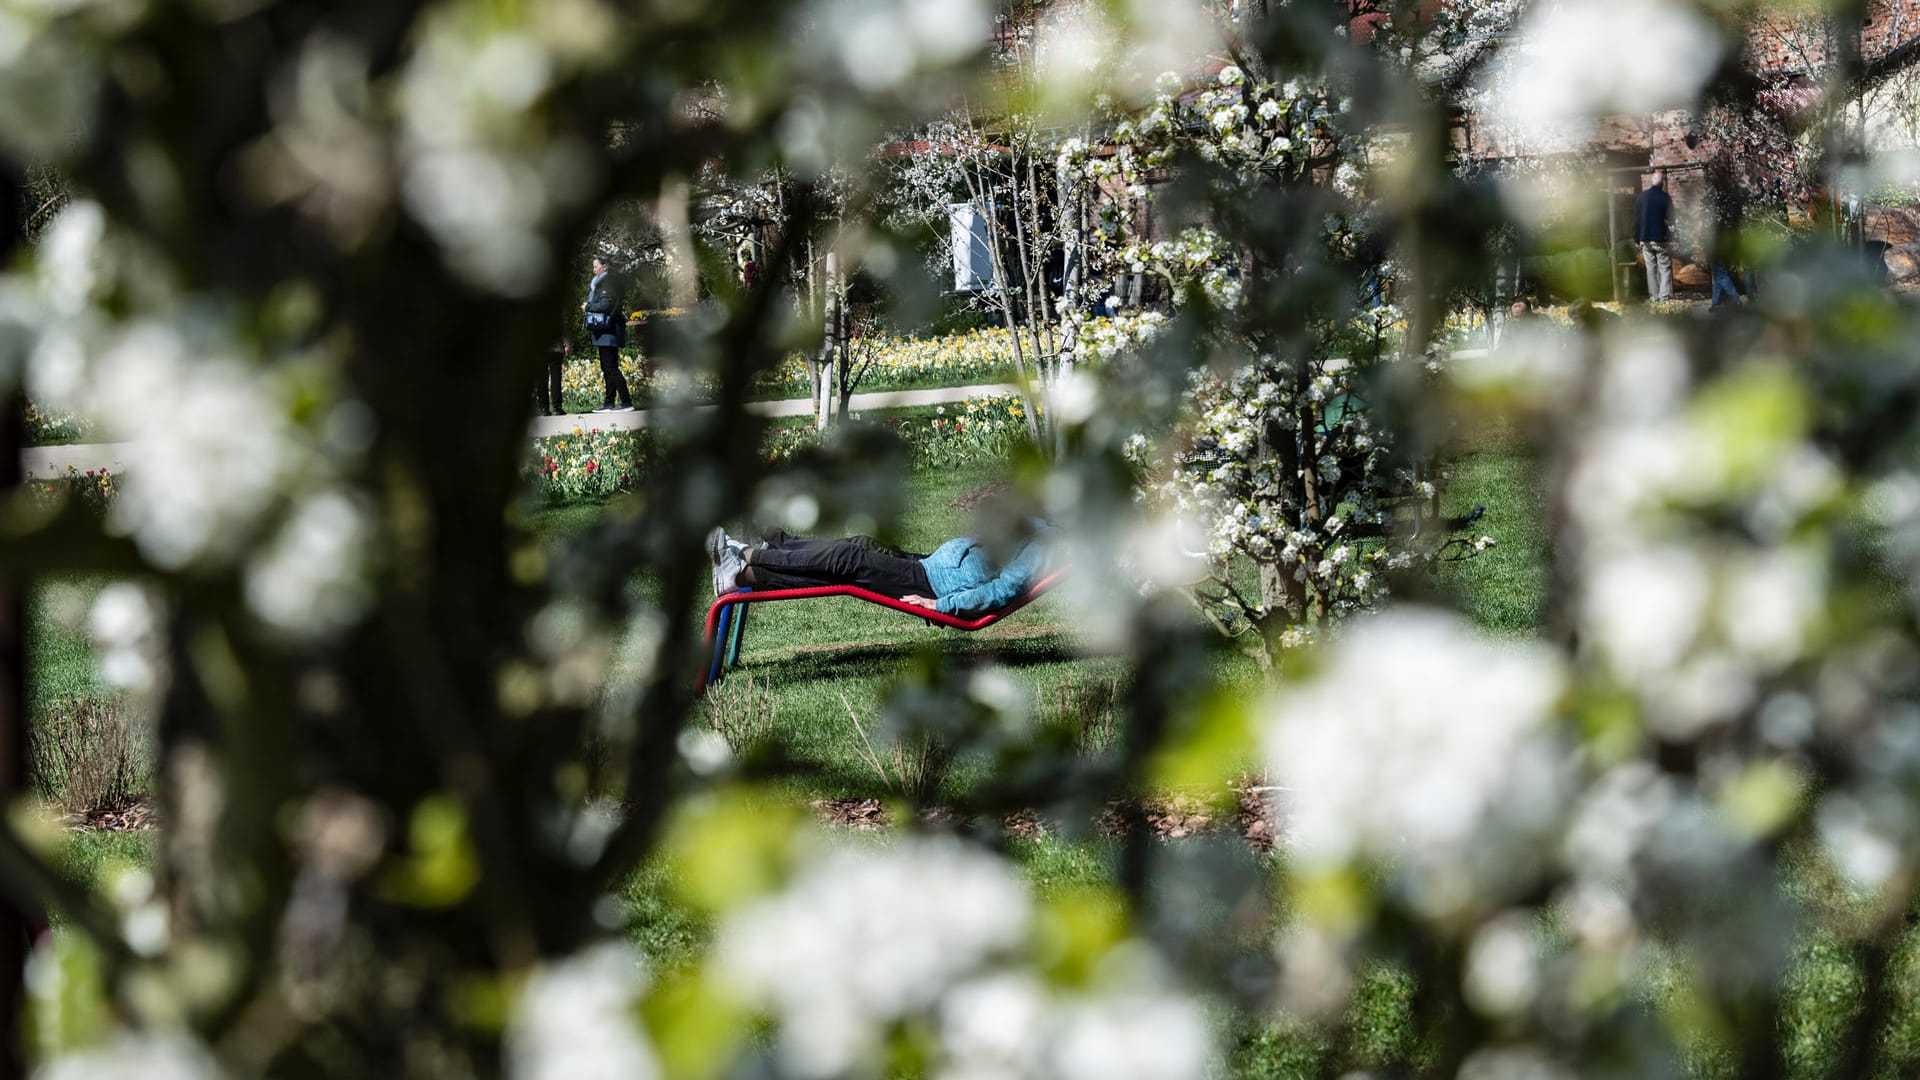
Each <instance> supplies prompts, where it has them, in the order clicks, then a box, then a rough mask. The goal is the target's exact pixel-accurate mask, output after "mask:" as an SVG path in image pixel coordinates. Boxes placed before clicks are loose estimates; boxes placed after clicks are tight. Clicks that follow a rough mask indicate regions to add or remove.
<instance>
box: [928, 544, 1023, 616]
mask: <svg viewBox="0 0 1920 1080" xmlns="http://www.w3.org/2000/svg"><path fill="white" fill-rule="evenodd" d="M1053 535H1054V530H1053V529H1052V528H1049V527H1045V526H1043V527H1042V528H1041V529H1040V531H1039V532H1037V533H1036V534H1035V535H1034V537H1033V539H1031V540H1028V541H1027V544H1026V546H1025V547H1023V548H1021V549H1020V551H1019V553H1018V554H1016V555H1014V557H1013V559H1012V560H1011V561H1009V562H1008V563H1007V565H1005V566H1001V567H996V566H994V565H993V561H992V560H991V559H990V558H989V557H988V556H987V549H986V548H985V547H984V546H983V545H982V544H981V543H980V542H979V541H977V540H972V539H969V538H967V537H964V536H963V537H961V538H960V539H958V540H949V541H947V542H946V543H944V544H941V545H940V546H939V547H938V548H935V549H934V552H933V554H931V555H929V556H927V557H926V558H924V559H922V560H920V565H921V566H922V567H924V568H925V569H926V571H927V583H928V584H929V585H932V586H933V596H934V600H935V601H936V603H935V605H934V606H935V607H936V608H937V609H938V610H939V611H941V612H942V613H944V614H947V615H962V616H973V615H984V614H986V613H987V612H989V611H997V610H999V609H1000V608H1003V607H1006V606H1007V605H1008V604H1010V603H1012V602H1013V600H1014V598H1015V597H1017V596H1019V595H1020V594H1021V593H1024V592H1026V591H1027V590H1028V589H1030V588H1032V587H1033V583H1034V582H1036V581H1039V580H1040V578H1041V577H1043V576H1045V574H1046V571H1047V566H1048V564H1049V563H1050V562H1051V558H1050V556H1051V552H1050V550H1049V548H1050V547H1051V541H1052V539H1053Z"/></svg>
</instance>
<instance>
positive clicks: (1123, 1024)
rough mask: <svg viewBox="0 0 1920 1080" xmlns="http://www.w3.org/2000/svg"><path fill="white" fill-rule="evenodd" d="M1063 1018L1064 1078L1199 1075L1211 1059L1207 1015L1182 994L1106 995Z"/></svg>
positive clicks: (1059, 1050) (1060, 1055)
mask: <svg viewBox="0 0 1920 1080" xmlns="http://www.w3.org/2000/svg"><path fill="white" fill-rule="evenodd" d="M1061 1024H1062V1028H1061V1031H1060V1034H1059V1044H1058V1045H1057V1046H1056V1047H1055V1048H1054V1052H1053V1061H1054V1068H1055V1070H1056V1072H1057V1074H1058V1075H1059V1076H1060V1077H1061V1078H1062V1080H1185V1078H1188V1077H1192V1078H1194V1080H1198V1078H1199V1077H1202V1076H1206V1075H1207V1072H1208V1067H1209V1065H1210V1064H1211V1061H1212V1052H1213V1039H1212V1034H1211V1032H1210V1031H1209V1029H1208V1027H1207V1019H1206V1016H1205V1014H1203V1013H1202V1012H1201V1011H1200V1006H1199V1004H1198V1003H1197V1002H1195V1001H1193V1000H1192V999H1191V998H1188V997H1185V996H1183V995H1178V994H1171V993H1157V992H1135V993H1120V994H1113V995H1103V996H1101V997H1096V998H1091V999H1088V1000H1086V1001H1083V1002H1080V1003H1078V1004H1076V1005H1073V1006H1071V1007H1069V1008H1068V1009H1066V1010H1065V1015H1064V1016H1063V1017H1062V1019H1061Z"/></svg>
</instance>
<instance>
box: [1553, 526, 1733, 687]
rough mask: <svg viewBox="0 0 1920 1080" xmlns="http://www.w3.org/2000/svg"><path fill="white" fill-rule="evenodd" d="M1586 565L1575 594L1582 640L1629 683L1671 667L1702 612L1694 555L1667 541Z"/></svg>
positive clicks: (1700, 565)
mask: <svg viewBox="0 0 1920 1080" xmlns="http://www.w3.org/2000/svg"><path fill="white" fill-rule="evenodd" d="M1587 561H1588V564H1589V565H1588V569H1587V573H1586V574H1585V576H1584V578H1583V580H1582V583H1581V591H1580V625H1581V630H1582V640H1583V642H1585V643H1586V645H1587V646H1588V647H1589V648H1592V649H1594V650H1595V651H1597V652H1598V653H1599V655H1600V656H1601V658H1602V659H1603V660H1605V661H1606V662H1607V663H1608V664H1609V665H1610V666H1611V667H1612V668H1613V670H1614V671H1615V672H1617V673H1618V674H1619V675H1620V677H1621V678H1623V679H1626V680H1627V681H1628V682H1629V683H1631V684H1636V685H1637V684H1640V683H1644V682H1646V681H1648V680H1651V679H1653V678H1654V677H1656V676H1658V675H1661V674H1664V673H1665V672H1667V671H1669V670H1671V669H1672V668H1673V667H1675V666H1676V665H1678V664H1679V663H1680V660H1681V658H1682V657H1683V656H1685V655H1686V652H1687V649H1688V648H1689V647H1690V646H1691V645H1692V644H1693V642H1694V641H1695V639H1696V638H1697V637H1698V636H1699V634H1700V630H1701V627H1702V625H1703V623H1704V620H1705V617H1706V612H1707V598H1708V590H1709V585H1710V581H1709V578H1708V566H1707V562H1706V560H1705V559H1704V558H1703V557H1702V556H1701V555H1700V553H1699V552H1697V551H1695V550H1694V549H1693V548H1691V547H1687V546H1683V545H1681V544H1677V543H1675V544H1667V545H1663V546H1660V547H1646V548H1637V549H1630V550H1626V551H1621V552H1610V553H1603V554H1596V555H1595V556H1594V557H1592V558H1590V559H1589V560H1587Z"/></svg>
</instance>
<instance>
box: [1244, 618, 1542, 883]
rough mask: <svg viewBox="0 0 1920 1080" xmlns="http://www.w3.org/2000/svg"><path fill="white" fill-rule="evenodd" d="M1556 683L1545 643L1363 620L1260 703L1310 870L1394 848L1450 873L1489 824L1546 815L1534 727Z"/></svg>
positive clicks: (1525, 823)
mask: <svg viewBox="0 0 1920 1080" xmlns="http://www.w3.org/2000/svg"><path fill="white" fill-rule="evenodd" d="M1562 680H1563V673H1562V670H1561V667H1560V664H1559V663H1558V662H1557V660H1556V658H1555V657H1554V655H1553V654H1552V653H1551V651H1549V650H1548V649H1547V648H1546V647H1545V646H1543V645H1538V644H1533V643H1520V642H1502V641H1493V640H1490V639H1487V638H1483V637H1480V636H1479V635H1477V634H1476V633H1474V632H1473V631H1472V630H1470V629H1468V628H1467V627H1466V626H1465V624H1463V623H1462V622H1460V621H1459V620H1458V619H1457V618H1454V617H1452V616H1447V615H1442V614H1439V613H1436V612H1430V611H1423V610H1417V609H1408V610H1398V611H1393V612H1389V613H1386V614H1382V615H1378V616H1373V617H1370V618H1368V619H1367V620H1365V621H1363V622H1361V623H1359V624H1357V625H1355V626H1353V627H1352V628H1351V629H1350V630H1348V631H1347V632H1346V633H1344V634H1343V635H1342V636H1341V637H1340V638H1339V639H1338V640H1336V641H1335V642H1334V643H1333V644H1332V645H1331V646H1330V647H1329V654H1328V656H1327V658H1326V663H1325V667H1324V668H1323V669H1322V670H1321V672H1320V673H1319V675H1318V677H1316V678H1315V679H1313V680H1312V681H1311V682H1308V683H1304V684H1299V685H1296V686H1293V687H1291V688H1289V689H1288V690H1286V691H1285V692H1283V693H1282V694H1281V695H1280V696H1279V697H1278V698H1277V699H1275V700H1274V701H1273V702H1272V703H1271V705H1270V706H1269V707H1268V709H1267V712H1266V717H1265V722H1264V725H1263V726H1264V736H1265V743H1266V751H1267V762H1268V768H1269V770H1270V771H1271V773H1272V775H1273V776H1274V777H1275V778H1276V782H1278V783H1280V784H1281V785H1282V786H1284V787H1286V788H1288V789H1289V790H1290V791H1291V792H1292V794H1293V807H1294V813H1295V821H1294V851H1295V854H1296V857H1298V858H1299V859H1301V860H1302V861H1303V862H1304V863H1306V864H1309V865H1326V864H1330V863H1341V862H1345V861H1347V860H1350V859H1353V858H1355V857H1358V856H1361V855H1364V854H1369V853H1386V852H1399V853H1402V854H1403V855H1404V856H1405V857H1406V858H1408V859H1410V860H1412V862H1413V863H1414V864H1415V865H1416V866H1418V867H1424V868H1428V869H1431V870H1434V871H1436V872H1444V873H1452V872H1454V871H1455V870H1456V869H1457V868H1458V864H1459V863H1460V861H1461V859H1462V856H1463V855H1464V854H1465V853H1466V852H1467V850H1468V849H1469V848H1472V847H1475V846H1476V845H1478V844H1480V843H1482V842H1484V841H1485V838H1486V837H1487V836H1489V835H1491V834H1490V833H1488V832H1486V831H1485V830H1487V829H1488V828H1489V825H1490V823H1500V822H1505V823H1508V824H1511V825H1514V826H1516V827H1520V828H1530V827H1534V826H1537V825H1538V824H1540V821H1539V820H1538V819H1539V818H1540V817H1542V816H1544V815H1546V814H1549V813H1551V812H1552V807H1551V806H1550V805H1546V804H1543V803H1542V802H1541V800H1542V799H1543V798H1547V797H1548V796H1549V795H1550V792H1551V787H1552V783H1553V770H1554V766H1553V763H1552V762H1553V758H1552V752H1551V750H1550V749H1549V747H1548V746H1547V744H1546V742H1545V740H1543V738H1542V737H1541V736H1542V733H1541V727H1542V725H1543V723H1544V722H1545V720H1546V719H1547V717H1548V716H1549V715H1550V713H1551V711H1552V709H1553V708H1554V706H1555V703H1556V701H1557V699H1558V697H1559V695H1560V692H1561V686H1562Z"/></svg>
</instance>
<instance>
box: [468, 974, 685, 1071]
mask: <svg viewBox="0 0 1920 1080" xmlns="http://www.w3.org/2000/svg"><path fill="white" fill-rule="evenodd" d="M646 988H647V980H646V976H645V973H644V972H642V970H641V968H640V961H639V959H638V957H636V956H635V955H634V951H633V948H632V947H631V946H629V945H627V944H626V943H624V942H607V943H605V944H601V945H594V946H591V947H589V948H587V949H585V950H583V951H581V952H580V953H578V954H576V955H575V956H572V957H569V958H568V959H565V960H562V961H559V962H557V963H552V964H548V965H546V966H545V967H542V968H541V969H540V970H539V971H536V972H535V973H534V974H533V976H532V977H531V978H529V979H528V980H527V984H526V987H525V989H523V990H521V991H520V996H519V997H518V998H517V999H516V1000H515V1001H514V1005H513V1013H512V1016H511V1017H510V1018H509V1019H508V1021H507V1032H506V1058H507V1075H508V1076H510V1077H513V1078H514V1080H650V1078H652V1077H656V1076H660V1075H661V1070H660V1063H659V1060H658V1058H656V1057H655V1055H654V1052H653V1047H652V1046H651V1044H649V1043H648V1041H647V1038H646V1036H645V1034H644V1033H643V1032H642V1030H641V1028H640V1026H639V1017H638V1014H637V1012H636V1010H635V1004H636V1003H637V1002H638V1001H639V999H640V996H641V995H642V994H643V993H644V992H645V991H646Z"/></svg>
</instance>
